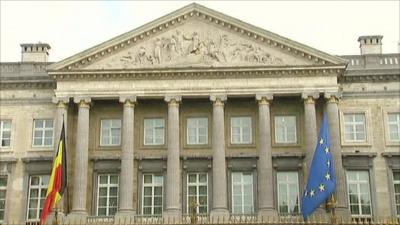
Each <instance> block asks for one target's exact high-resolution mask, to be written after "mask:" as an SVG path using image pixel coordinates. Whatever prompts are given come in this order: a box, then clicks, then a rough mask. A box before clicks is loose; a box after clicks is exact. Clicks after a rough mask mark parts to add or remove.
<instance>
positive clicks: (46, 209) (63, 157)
mask: <svg viewBox="0 0 400 225" xmlns="http://www.w3.org/2000/svg"><path fill="white" fill-rule="evenodd" d="M66 152H67V151H66V148H65V127H64V122H63V123H62V128H61V134H60V141H59V142H58V146H57V153H56V155H55V157H54V160H53V168H52V170H51V176H50V180H49V185H48V186H47V194H46V200H45V202H44V205H43V209H42V214H41V216H40V224H41V225H43V224H44V223H45V222H46V219H47V217H48V215H49V214H50V213H51V211H52V210H53V208H54V207H55V206H56V205H57V203H58V202H59V201H60V200H61V196H62V195H63V193H64V191H65V189H66V187H67V154H66Z"/></svg>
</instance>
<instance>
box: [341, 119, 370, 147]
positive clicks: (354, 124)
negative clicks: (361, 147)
mask: <svg viewBox="0 0 400 225" xmlns="http://www.w3.org/2000/svg"><path fill="white" fill-rule="evenodd" d="M344 137H345V140H346V142H365V141H366V140H367V133H366V124H365V114H364V113H346V114H344Z"/></svg>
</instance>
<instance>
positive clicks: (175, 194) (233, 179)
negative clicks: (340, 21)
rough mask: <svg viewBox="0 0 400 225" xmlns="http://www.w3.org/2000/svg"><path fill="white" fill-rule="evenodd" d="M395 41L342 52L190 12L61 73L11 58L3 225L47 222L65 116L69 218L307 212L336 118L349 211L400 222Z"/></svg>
mask: <svg viewBox="0 0 400 225" xmlns="http://www.w3.org/2000/svg"><path fill="white" fill-rule="evenodd" d="M382 38H383V37H382V36H361V37H360V38H359V40H358V41H359V43H360V50H361V54H360V55H347V56H334V55H330V54H327V53H324V52H321V51H319V50H317V49H314V48H311V47H308V46H306V45H303V44H301V43H298V42H295V41H293V40H289V39H287V38H284V37H282V36H279V35H277V34H274V33H271V32H269V31H266V30H263V29H260V28H258V27H255V26H252V25H250V24H247V23H244V22H242V21H240V20H237V19H234V18H232V17H229V16H227V15H224V14H221V13H219V12H216V11H214V10H211V9H208V8H205V7H203V6H201V5H198V4H190V5H188V6H186V7H184V8H181V9H179V10H177V11H175V12H172V13H171V14H168V15H166V16H164V17H161V18H159V19H157V20H155V21H152V22H150V23H148V24H145V25H143V26H141V27H139V28H137V29H134V30H132V31H129V32H127V33H125V34H122V35H120V36H118V37H115V38H113V39H111V40H108V41H105V42H103V43H101V44H99V45H96V46H95V47H93V48H90V49H87V50H85V51H83V52H81V53H78V54H76V55H73V56H71V57H69V58H67V59H65V60H62V61H60V62H55V63H49V62H47V57H48V51H49V49H50V46H49V45H48V44H43V43H38V44H22V45H21V48H22V60H21V62H10V63H1V78H0V87H1V90H0V94H1V98H0V100H1V102H0V103H1V111H0V117H1V126H0V140H1V148H0V163H1V166H0V221H2V222H4V223H7V222H11V221H20V222H21V221H22V222H24V221H38V219H39V217H40V211H41V210H40V208H41V205H42V204H43V200H44V198H45V195H46V188H47V182H48V180H49V174H50V172H51V171H50V170H51V163H52V157H53V155H54V150H55V146H56V144H57V142H58V138H59V134H60V130H61V124H62V123H63V121H65V127H66V131H67V145H66V146H67V162H68V164H67V166H68V189H67V193H66V194H65V195H64V197H63V202H62V204H61V205H60V206H59V211H60V212H61V213H62V214H64V215H63V216H65V218H67V219H71V220H72V219H82V218H100V217H110V218H117V219H121V218H123V219H124V218H125V219H126V218H132V217H134V216H163V217H166V218H180V217H181V215H185V214H188V213H190V209H192V207H195V209H196V211H197V213H199V214H204V215H210V216H211V217H214V218H227V217H229V216H230V215H258V216H264V217H272V216H278V215H280V216H288V215H289V216H290V215H293V216H295V215H298V214H299V212H300V209H301V204H300V202H299V200H300V199H301V195H302V193H303V188H304V186H305V183H306V181H307V177H308V176H307V174H308V169H309V165H310V163H311V160H312V155H313V152H314V149H315V145H316V141H317V135H318V130H319V128H320V124H321V121H322V117H323V114H324V113H325V114H326V115H327V116H328V120H329V128H330V137H331V144H332V146H331V152H332V154H333V156H334V167H335V169H336V175H337V192H336V199H337V206H336V212H337V214H338V215H340V216H345V217H349V218H350V217H354V218H359V217H366V218H380V217H398V216H399V215H400V150H399V147H400V109H399V107H400V94H399V91H400V83H399V81H400V72H399V69H400V67H399V61H400V54H398V53H396V54H382V42H381V41H382ZM193 203H196V204H193ZM317 214H320V215H326V212H325V209H324V207H322V208H320V209H318V210H317Z"/></svg>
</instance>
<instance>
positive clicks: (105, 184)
mask: <svg viewBox="0 0 400 225" xmlns="http://www.w3.org/2000/svg"><path fill="white" fill-rule="evenodd" d="M118 187H119V176H118V174H99V175H98V176H97V207H96V214H97V215H98V216H112V215H115V213H116V212H117V209H118V200H119V199H118Z"/></svg>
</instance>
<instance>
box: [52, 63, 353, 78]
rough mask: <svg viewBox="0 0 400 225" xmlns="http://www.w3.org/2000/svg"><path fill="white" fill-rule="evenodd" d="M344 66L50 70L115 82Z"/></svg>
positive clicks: (335, 70) (316, 72)
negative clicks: (119, 80)
mask: <svg viewBox="0 0 400 225" xmlns="http://www.w3.org/2000/svg"><path fill="white" fill-rule="evenodd" d="M344 69H345V67H344V66H329V67H326V66H322V67H318V66H317V67H316V66H302V67H274V68H268V67H237V68H233V67H230V68H188V69H183V68H164V69H158V70H156V69H143V70H80V71H49V76H50V77H51V78H53V79H55V80H57V81H60V80H110V79H112V80H115V79H160V78H161V79H163V78H164V79H174V78H185V79H198V78H201V79H203V78H236V77H238V78H243V77H275V76H279V77H282V76H288V77H299V76H321V75H322V76H340V75H341V74H342V73H343V71H344Z"/></svg>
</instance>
